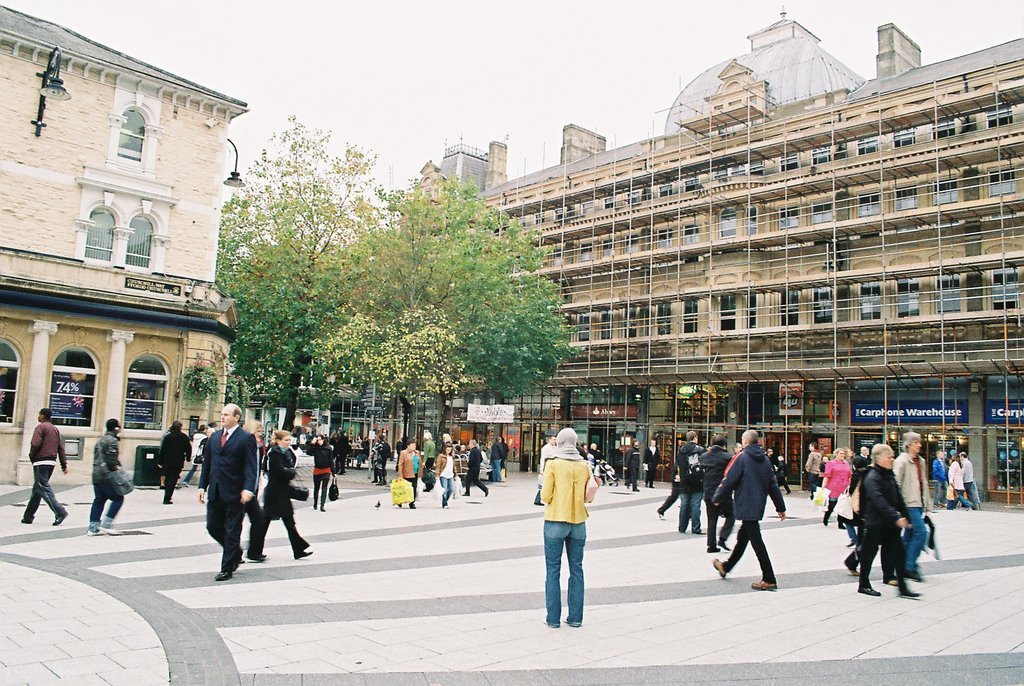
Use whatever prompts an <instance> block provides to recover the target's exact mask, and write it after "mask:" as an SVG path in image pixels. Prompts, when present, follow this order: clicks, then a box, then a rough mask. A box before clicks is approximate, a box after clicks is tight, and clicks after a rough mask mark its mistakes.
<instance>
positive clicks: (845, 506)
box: [835, 491, 853, 521]
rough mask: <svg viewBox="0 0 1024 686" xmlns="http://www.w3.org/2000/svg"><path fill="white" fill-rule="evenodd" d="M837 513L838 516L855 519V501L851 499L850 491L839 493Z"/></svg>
mask: <svg viewBox="0 0 1024 686" xmlns="http://www.w3.org/2000/svg"><path fill="white" fill-rule="evenodd" d="M835 513H836V516H838V517H842V518H843V519H846V520H851V521H852V520H853V502H852V501H851V500H850V494H849V493H848V492H846V491H843V492H842V493H840V494H839V499H838V500H836V507H835Z"/></svg>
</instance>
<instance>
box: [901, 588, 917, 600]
mask: <svg viewBox="0 0 1024 686" xmlns="http://www.w3.org/2000/svg"><path fill="white" fill-rule="evenodd" d="M900 597H901V598H920V597H921V594H920V593H918V592H917V591H911V590H910V589H909V588H901V589H900Z"/></svg>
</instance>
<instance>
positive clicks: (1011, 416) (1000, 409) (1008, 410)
mask: <svg viewBox="0 0 1024 686" xmlns="http://www.w3.org/2000/svg"><path fill="white" fill-rule="evenodd" d="M985 423H986V424H1000V425H1002V426H1006V425H1007V424H1009V425H1010V426H1021V425H1022V424H1024V400H1011V401H1010V402H1009V404H1007V402H1006V401H1005V400H986V401H985Z"/></svg>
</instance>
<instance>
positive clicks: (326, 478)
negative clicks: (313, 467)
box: [313, 474, 331, 509]
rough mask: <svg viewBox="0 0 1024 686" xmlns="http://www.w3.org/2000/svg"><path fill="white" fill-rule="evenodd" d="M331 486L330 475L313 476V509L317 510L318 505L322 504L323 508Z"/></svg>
mask: <svg viewBox="0 0 1024 686" xmlns="http://www.w3.org/2000/svg"><path fill="white" fill-rule="evenodd" d="M330 485H331V475H330V474H314V475H313V509H316V507H317V503H320V507H323V506H324V503H325V502H327V488H328V487H329V486H330Z"/></svg>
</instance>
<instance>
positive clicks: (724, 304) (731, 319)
mask: <svg viewBox="0 0 1024 686" xmlns="http://www.w3.org/2000/svg"><path fill="white" fill-rule="evenodd" d="M719 303H720V313H721V322H722V331H734V330H735V329H736V296H735V295H734V294H729V295H723V296H722V297H721V298H720V299H719Z"/></svg>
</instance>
